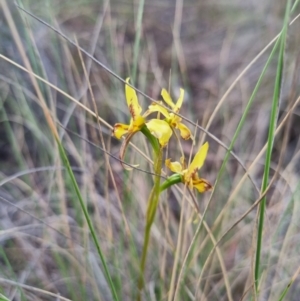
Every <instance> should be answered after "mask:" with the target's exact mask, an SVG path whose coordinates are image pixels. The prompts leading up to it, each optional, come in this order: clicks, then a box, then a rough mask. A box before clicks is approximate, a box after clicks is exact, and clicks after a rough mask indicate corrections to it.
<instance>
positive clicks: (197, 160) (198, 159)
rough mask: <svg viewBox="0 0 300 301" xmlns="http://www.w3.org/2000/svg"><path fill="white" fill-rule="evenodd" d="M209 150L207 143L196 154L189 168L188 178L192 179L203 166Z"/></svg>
mask: <svg viewBox="0 0 300 301" xmlns="http://www.w3.org/2000/svg"><path fill="white" fill-rule="evenodd" d="M208 148H209V144H208V142H205V143H204V144H203V145H202V146H201V147H200V149H199V151H198V152H197V153H196V155H195V157H194V159H193V161H192V162H191V164H190V166H189V167H188V172H187V178H189V177H192V176H193V175H194V174H195V173H196V172H197V171H198V170H199V169H200V168H201V167H202V165H203V163H204V161H205V159H206V155H207V151H208Z"/></svg>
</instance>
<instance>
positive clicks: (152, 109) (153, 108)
mask: <svg viewBox="0 0 300 301" xmlns="http://www.w3.org/2000/svg"><path fill="white" fill-rule="evenodd" d="M147 112H149V114H150V113H154V112H160V113H161V114H162V115H164V116H165V117H166V118H169V116H170V114H169V112H168V110H167V109H165V108H163V107H162V106H160V105H159V104H156V103H152V104H151V105H150V106H149V109H148V111H147Z"/></svg>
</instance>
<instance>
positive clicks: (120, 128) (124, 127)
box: [113, 123, 129, 139]
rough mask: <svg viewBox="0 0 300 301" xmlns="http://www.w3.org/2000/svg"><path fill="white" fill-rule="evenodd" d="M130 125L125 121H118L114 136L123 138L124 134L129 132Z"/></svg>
mask: <svg viewBox="0 0 300 301" xmlns="http://www.w3.org/2000/svg"><path fill="white" fill-rule="evenodd" d="M128 129H129V125H128V124H123V123H116V124H115V125H114V128H113V136H115V137H116V138H117V139H121V138H122V136H123V135H125V134H127V133H128Z"/></svg>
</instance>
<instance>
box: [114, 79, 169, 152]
mask: <svg viewBox="0 0 300 301" xmlns="http://www.w3.org/2000/svg"><path fill="white" fill-rule="evenodd" d="M129 80H130V78H129V77H128V78H127V79H126V83H129ZM125 96H126V101H127V106H128V109H129V112H130V115H131V119H130V123H129V124H123V123H116V124H115V125H114V128H113V136H115V137H116V138H117V139H121V138H122V137H123V136H124V135H126V134H127V137H126V140H125V144H124V146H123V147H122V150H123V151H125V148H126V146H127V144H128V142H129V140H130V139H131V137H132V136H133V135H134V134H135V133H136V132H138V131H140V130H142V128H143V126H144V125H146V126H147V128H148V129H149V131H150V133H151V134H152V135H153V136H154V137H156V138H157V139H158V141H159V143H160V145H161V146H162V147H164V146H166V144H167V143H168V141H169V139H170V137H171V135H172V130H171V129H170V127H169V125H168V123H166V121H164V120H159V119H152V120H150V121H149V122H147V123H146V119H145V118H146V116H147V115H149V113H148V112H146V113H145V114H143V115H141V112H142V107H141V106H140V104H139V101H138V98H137V95H136V92H135V90H134V89H133V88H131V87H130V86H129V85H127V84H126V85H125Z"/></svg>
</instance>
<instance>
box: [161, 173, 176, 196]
mask: <svg viewBox="0 0 300 301" xmlns="http://www.w3.org/2000/svg"><path fill="white" fill-rule="evenodd" d="M181 182H182V176H181V175H180V174H178V173H175V174H173V175H171V176H170V177H168V178H167V180H165V181H164V182H163V183H162V184H161V185H160V188H159V189H160V192H162V191H164V190H166V189H167V188H169V187H171V186H172V185H174V184H178V183H181Z"/></svg>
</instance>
